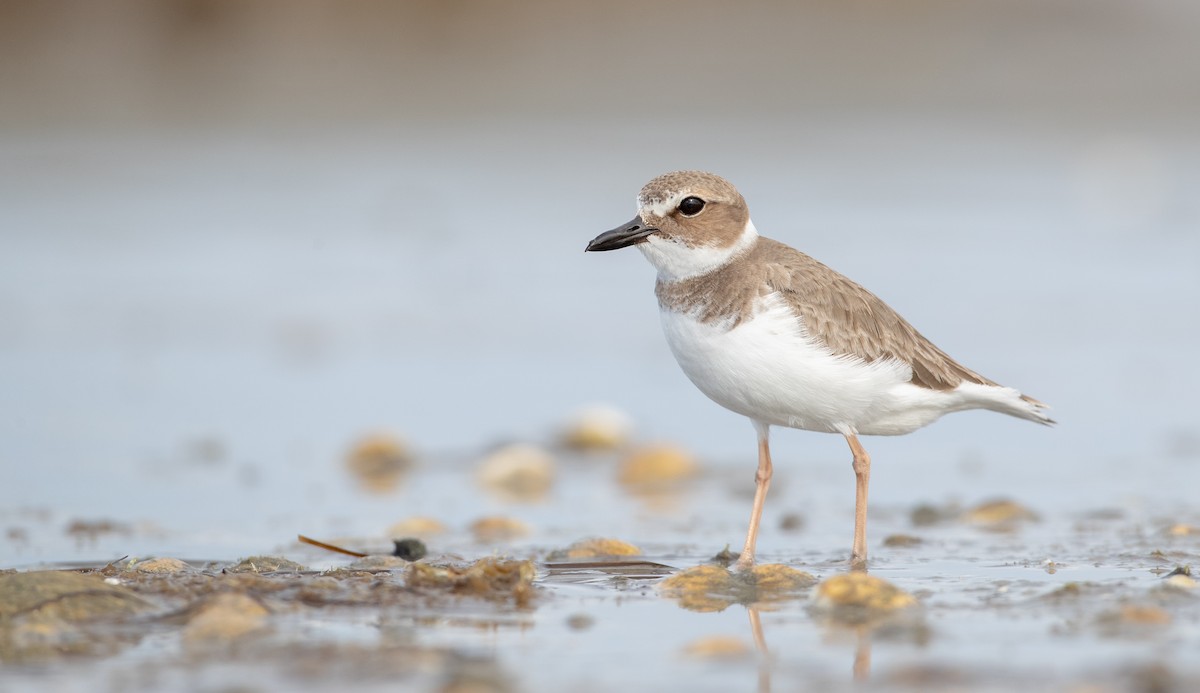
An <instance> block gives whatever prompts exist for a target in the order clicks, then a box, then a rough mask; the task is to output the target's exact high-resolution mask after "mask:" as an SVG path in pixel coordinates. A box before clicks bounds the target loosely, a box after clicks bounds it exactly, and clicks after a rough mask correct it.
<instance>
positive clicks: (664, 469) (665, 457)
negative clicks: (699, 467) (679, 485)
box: [618, 443, 696, 486]
mask: <svg viewBox="0 0 1200 693" xmlns="http://www.w3.org/2000/svg"><path fill="white" fill-rule="evenodd" d="M695 474H696V461H695V459H693V458H692V456H691V455H690V454H689V453H688V452H687V451H685V450H683V449H681V448H679V447H677V446H675V445H671V444H667V443H658V444H653V445H647V446H644V447H641V448H639V449H637V450H634V451H633V452H632V453H630V454H629V456H628V457H626V458H625V459H624V460H623V461H622V462H621V467H620V469H619V471H618V479H619V480H620V482H621V483H622V484H626V485H629V486H654V485H658V484H669V483H672V482H677V481H681V480H684V479H688V478H690V477H692V476H695Z"/></svg>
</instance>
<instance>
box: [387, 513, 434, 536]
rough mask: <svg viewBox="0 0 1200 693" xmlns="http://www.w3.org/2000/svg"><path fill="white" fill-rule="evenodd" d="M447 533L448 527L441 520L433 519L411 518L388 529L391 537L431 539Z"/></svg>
mask: <svg viewBox="0 0 1200 693" xmlns="http://www.w3.org/2000/svg"><path fill="white" fill-rule="evenodd" d="M445 531H446V525H445V524H443V523H442V522H441V521H440V520H436V519H434V518H432V517H409V518H406V519H403V520H400V521H399V522H397V523H396V524H394V525H392V526H391V527H388V530H387V534H388V536H390V537H417V538H419V539H429V538H430V537H433V536H437V535H438V534H443V533H445Z"/></svg>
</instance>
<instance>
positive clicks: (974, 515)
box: [963, 500, 1038, 529]
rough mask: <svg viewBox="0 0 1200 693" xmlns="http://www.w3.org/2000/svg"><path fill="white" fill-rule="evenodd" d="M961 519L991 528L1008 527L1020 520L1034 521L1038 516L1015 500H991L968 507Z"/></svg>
mask: <svg viewBox="0 0 1200 693" xmlns="http://www.w3.org/2000/svg"><path fill="white" fill-rule="evenodd" d="M963 519H964V520H966V521H967V522H970V523H972V524H976V525H981V526H985V527H987V528H991V529H1008V528H1011V527H1013V526H1015V525H1017V524H1019V523H1021V522H1036V521H1037V520H1038V516H1037V513H1035V512H1033V511H1032V510H1030V509H1029V508H1026V507H1025V506H1023V505H1021V504H1020V503H1018V502H1016V501H1013V500H992V501H986V502H984V503H980V504H979V505H976V506H975V507H973V508H970V509H969V510H967V511H966V512H965V513H963Z"/></svg>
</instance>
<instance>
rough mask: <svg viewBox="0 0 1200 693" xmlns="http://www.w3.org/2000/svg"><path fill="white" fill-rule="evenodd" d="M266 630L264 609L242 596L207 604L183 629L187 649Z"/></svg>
mask: <svg viewBox="0 0 1200 693" xmlns="http://www.w3.org/2000/svg"><path fill="white" fill-rule="evenodd" d="M266 627H267V609H266V607H264V606H263V605H262V604H260V603H259V602H258V600H256V599H253V598H252V597H249V596H247V595H244V594H239V593H228V592H227V593H224V594H218V595H216V596H215V597H212V598H211V599H208V600H206V601H205V602H204V603H203V604H202V605H201V606H200V608H199V609H197V610H196V611H195V613H194V614H193V616H192V618H191V619H190V620H189V621H188V624H187V625H186V626H185V627H184V629H183V640H184V643H185V644H187V645H189V646H195V645H198V644H211V643H219V642H225V641H230V640H237V639H239V638H243V637H246V636H248V635H252V634H255V633H259V632H262V631H264V630H265V629H266Z"/></svg>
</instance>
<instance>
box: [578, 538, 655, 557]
mask: <svg viewBox="0 0 1200 693" xmlns="http://www.w3.org/2000/svg"><path fill="white" fill-rule="evenodd" d="M641 553H642V550H641V549H639V548H638V547H636V546H634V545H633V544H630V543H628V542H624V541H621V540H620V539H602V538H597V539H580V540H579V541H577V542H575V543H573V544H571V545H570V546H568V547H567V549H566V552H565V554H566V557H567V558H598V557H605V556H638V555H640V554H641Z"/></svg>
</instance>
